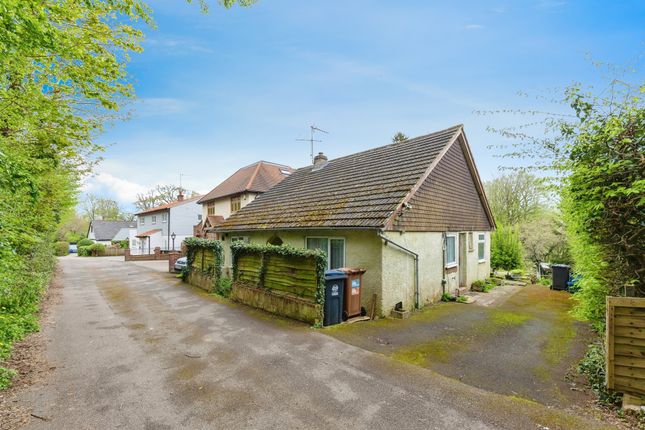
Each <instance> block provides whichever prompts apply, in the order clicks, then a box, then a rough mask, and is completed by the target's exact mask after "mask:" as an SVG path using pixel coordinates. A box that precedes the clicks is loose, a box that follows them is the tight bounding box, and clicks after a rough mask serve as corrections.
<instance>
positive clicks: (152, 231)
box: [137, 228, 161, 237]
mask: <svg viewBox="0 0 645 430" xmlns="http://www.w3.org/2000/svg"><path fill="white" fill-rule="evenodd" d="M160 231H161V229H160V228H155V229H153V230H148V231H144V232H143V233H138V234H137V237H148V236H153V235H154V234H156V233H159V232H160Z"/></svg>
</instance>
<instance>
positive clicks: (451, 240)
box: [446, 236, 457, 264]
mask: <svg viewBox="0 0 645 430" xmlns="http://www.w3.org/2000/svg"><path fill="white" fill-rule="evenodd" d="M455 242H456V238H455V237H454V236H447V237H446V264H451V263H456V262H457V260H456V258H455Z"/></svg>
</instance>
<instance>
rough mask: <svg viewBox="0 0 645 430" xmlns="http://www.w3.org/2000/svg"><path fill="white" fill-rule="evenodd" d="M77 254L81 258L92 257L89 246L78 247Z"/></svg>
mask: <svg viewBox="0 0 645 430" xmlns="http://www.w3.org/2000/svg"><path fill="white" fill-rule="evenodd" d="M76 253H77V254H78V256H79V257H89V256H90V251H89V246H78V247H77V248H76Z"/></svg>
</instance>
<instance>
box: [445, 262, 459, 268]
mask: <svg viewBox="0 0 645 430" xmlns="http://www.w3.org/2000/svg"><path fill="white" fill-rule="evenodd" d="M453 267H457V263H450V264H446V269H452V268H453Z"/></svg>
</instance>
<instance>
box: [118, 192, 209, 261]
mask: <svg viewBox="0 0 645 430" xmlns="http://www.w3.org/2000/svg"><path fill="white" fill-rule="evenodd" d="M201 197H202V196H201V195H199V196H193V197H190V198H185V197H184V195H183V194H182V193H180V194H179V195H178V196H177V200H176V201H174V202H172V203H167V204H165V205H161V206H156V207H154V208H150V209H146V210H144V211H141V212H139V213H137V214H136V216H137V233H136V235H135V236H136V244H135V246H131V247H130V251H131V252H132V253H133V254H152V253H153V252H154V249H155V248H157V247H158V248H161V250H162V251H173V250H179V249H181V243H182V242H183V241H184V239H186V238H187V237H192V236H193V226H194V225H195V224H196V223H198V222H199V221H201V219H202V208H201V206H200V205H199V204H198V203H197V201H198V200H199V199H200V198H201Z"/></svg>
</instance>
